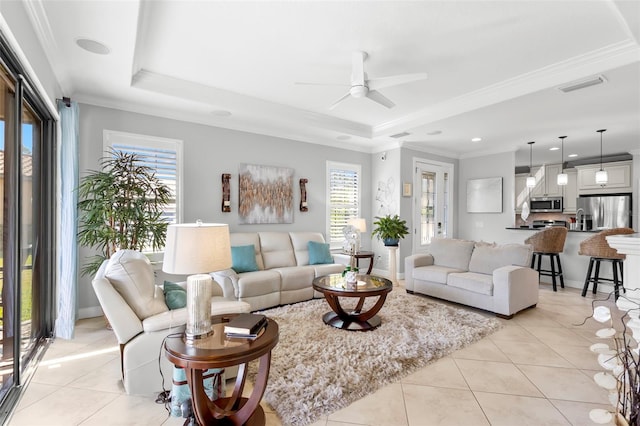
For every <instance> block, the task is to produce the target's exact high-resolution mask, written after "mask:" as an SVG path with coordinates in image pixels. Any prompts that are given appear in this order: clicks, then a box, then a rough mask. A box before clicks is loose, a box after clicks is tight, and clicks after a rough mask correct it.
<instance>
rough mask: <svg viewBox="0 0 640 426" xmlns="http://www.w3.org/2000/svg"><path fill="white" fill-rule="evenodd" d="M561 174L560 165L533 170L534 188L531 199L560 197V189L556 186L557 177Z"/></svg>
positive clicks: (543, 166)
mask: <svg viewBox="0 0 640 426" xmlns="http://www.w3.org/2000/svg"><path fill="white" fill-rule="evenodd" d="M561 172H562V164H544V165H542V166H540V167H538V168H536V169H534V176H535V177H536V186H535V188H533V190H532V192H531V196H532V197H560V196H562V187H561V186H559V185H558V175H559V174H560V173H561Z"/></svg>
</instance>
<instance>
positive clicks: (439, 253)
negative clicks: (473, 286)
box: [427, 238, 475, 271]
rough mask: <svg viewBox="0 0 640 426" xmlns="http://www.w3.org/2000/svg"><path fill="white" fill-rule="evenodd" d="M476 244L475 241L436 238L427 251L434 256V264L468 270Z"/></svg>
mask: <svg viewBox="0 0 640 426" xmlns="http://www.w3.org/2000/svg"><path fill="white" fill-rule="evenodd" d="M474 244H475V243H474V242H473V241H466V240H456V239H451V238H436V239H434V240H433V241H431V244H429V246H428V247H427V252H428V253H429V254H431V255H432V256H433V264H434V265H438V266H448V267H449V268H454V269H458V270H460V271H468V270H469V259H470V258H471V252H472V251H473V246H474Z"/></svg>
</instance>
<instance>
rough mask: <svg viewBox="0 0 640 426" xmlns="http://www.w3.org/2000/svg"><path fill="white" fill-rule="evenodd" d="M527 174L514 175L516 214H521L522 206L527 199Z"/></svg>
mask: <svg viewBox="0 0 640 426" xmlns="http://www.w3.org/2000/svg"><path fill="white" fill-rule="evenodd" d="M527 176H529V175H528V174H527V173H521V174H517V175H516V193H515V198H514V199H515V202H516V213H521V212H522V204H523V203H524V202H525V201H526V200H528V199H529V188H527Z"/></svg>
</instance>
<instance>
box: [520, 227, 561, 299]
mask: <svg viewBox="0 0 640 426" xmlns="http://www.w3.org/2000/svg"><path fill="white" fill-rule="evenodd" d="M566 239H567V228H565V227H564V226H556V227H553V228H547V229H545V230H544V231H540V232H536V233H535V234H533V235H532V236H530V237H529V238H527V239H526V240H524V243H525V244H531V245H532V246H533V256H532V257H531V268H532V269H536V270H537V271H538V275H545V276H549V277H551V282H552V283H553V291H557V290H558V289H557V286H556V277H558V278H559V279H560V287H562V288H564V277H563V275H562V264H561V263H560V253H562V251H563V250H564V242H565V240H566ZM542 256H549V263H550V269H542V268H541V264H542ZM536 259H537V260H538V265H537V267H536V268H534V264H535V263H536ZM556 266H557V269H556Z"/></svg>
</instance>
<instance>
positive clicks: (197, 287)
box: [162, 221, 231, 345]
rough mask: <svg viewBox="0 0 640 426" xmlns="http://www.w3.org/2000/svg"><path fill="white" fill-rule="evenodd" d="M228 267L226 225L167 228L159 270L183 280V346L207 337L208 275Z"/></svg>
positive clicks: (208, 320)
mask: <svg viewBox="0 0 640 426" xmlns="http://www.w3.org/2000/svg"><path fill="white" fill-rule="evenodd" d="M230 267H231V242H230V238H229V225H227V224H223V223H202V222H200V221H198V222H196V223H184V224H173V225H169V226H168V227H167V240H166V244H165V250H164V261H163V263H162V270H163V271H164V272H166V273H168V274H184V275H188V274H193V275H190V276H189V277H188V278H187V326H186V330H185V335H186V343H187V344H191V345H192V344H193V343H194V342H195V340H197V339H202V338H205V337H207V336H210V335H211V334H212V333H213V331H212V329H211V297H212V296H213V280H212V278H211V276H210V275H209V274H208V273H209V272H214V271H220V270H223V269H227V268H230Z"/></svg>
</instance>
